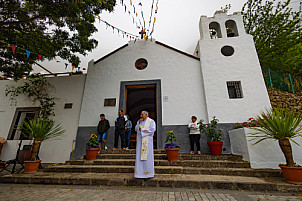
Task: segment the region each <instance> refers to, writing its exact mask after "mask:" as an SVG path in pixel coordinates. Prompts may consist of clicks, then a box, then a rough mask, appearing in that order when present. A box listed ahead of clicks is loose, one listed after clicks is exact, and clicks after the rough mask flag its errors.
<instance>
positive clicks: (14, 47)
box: [10, 45, 17, 54]
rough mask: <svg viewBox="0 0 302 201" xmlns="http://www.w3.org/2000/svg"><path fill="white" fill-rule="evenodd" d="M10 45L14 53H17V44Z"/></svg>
mask: <svg viewBox="0 0 302 201" xmlns="http://www.w3.org/2000/svg"><path fill="white" fill-rule="evenodd" d="M10 47H11V48H12V50H13V54H15V49H16V47H17V46H15V45H10Z"/></svg>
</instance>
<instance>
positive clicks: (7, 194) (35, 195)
mask: <svg viewBox="0 0 302 201" xmlns="http://www.w3.org/2000/svg"><path fill="white" fill-rule="evenodd" d="M301 193H302V192H301ZM0 200H3V201H5V200H9V201H14V200H36V201H39V200H43V201H45V200H52V201H53V200H60V201H61V200H71V201H77V200H81V201H82V200H89V201H92V200H106V201H115V200H116V201H117V200H123V201H139V200H147V201H152V200H156V201H157V200H161V201H193V200H196V201H204V200H206V201H212V200H215V201H225V200H226V201H235V200H238V201H254V200H255V201H259V200H261V201H264V200H270V201H287V200H288V201H301V200H302V195H301V194H291V193H277V192H274V193H263V192H262V193H261V192H247V191H239V190H237V191H235V190H207V189H189V188H181V189H180V188H144V187H115V186H110V187H103V186H72V185H69V186H67V185H64V186H63V185H25V184H24V185H23V184H0Z"/></svg>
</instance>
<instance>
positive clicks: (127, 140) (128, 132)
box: [126, 129, 131, 147]
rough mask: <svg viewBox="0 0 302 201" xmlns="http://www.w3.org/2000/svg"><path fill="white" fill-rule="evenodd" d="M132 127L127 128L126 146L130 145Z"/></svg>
mask: <svg viewBox="0 0 302 201" xmlns="http://www.w3.org/2000/svg"><path fill="white" fill-rule="evenodd" d="M130 137H131V129H130V130H126V147H129V146H130Z"/></svg>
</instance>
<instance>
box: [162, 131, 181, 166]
mask: <svg viewBox="0 0 302 201" xmlns="http://www.w3.org/2000/svg"><path fill="white" fill-rule="evenodd" d="M176 142H177V139H176V136H175V134H174V131H173V130H171V131H169V132H168V135H167V137H166V141H165V143H166V144H165V150H166V154H167V156H168V161H177V158H178V153H179V149H180V146H179V145H178V144H176Z"/></svg>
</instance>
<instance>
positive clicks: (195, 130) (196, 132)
mask: <svg viewBox="0 0 302 201" xmlns="http://www.w3.org/2000/svg"><path fill="white" fill-rule="evenodd" d="M191 119H192V122H190V123H189V126H188V127H189V129H190V135H189V138H190V144H191V152H190V154H194V144H196V147H197V153H198V154H201V152H200V129H199V125H198V123H197V117H195V116H192V117H191Z"/></svg>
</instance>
